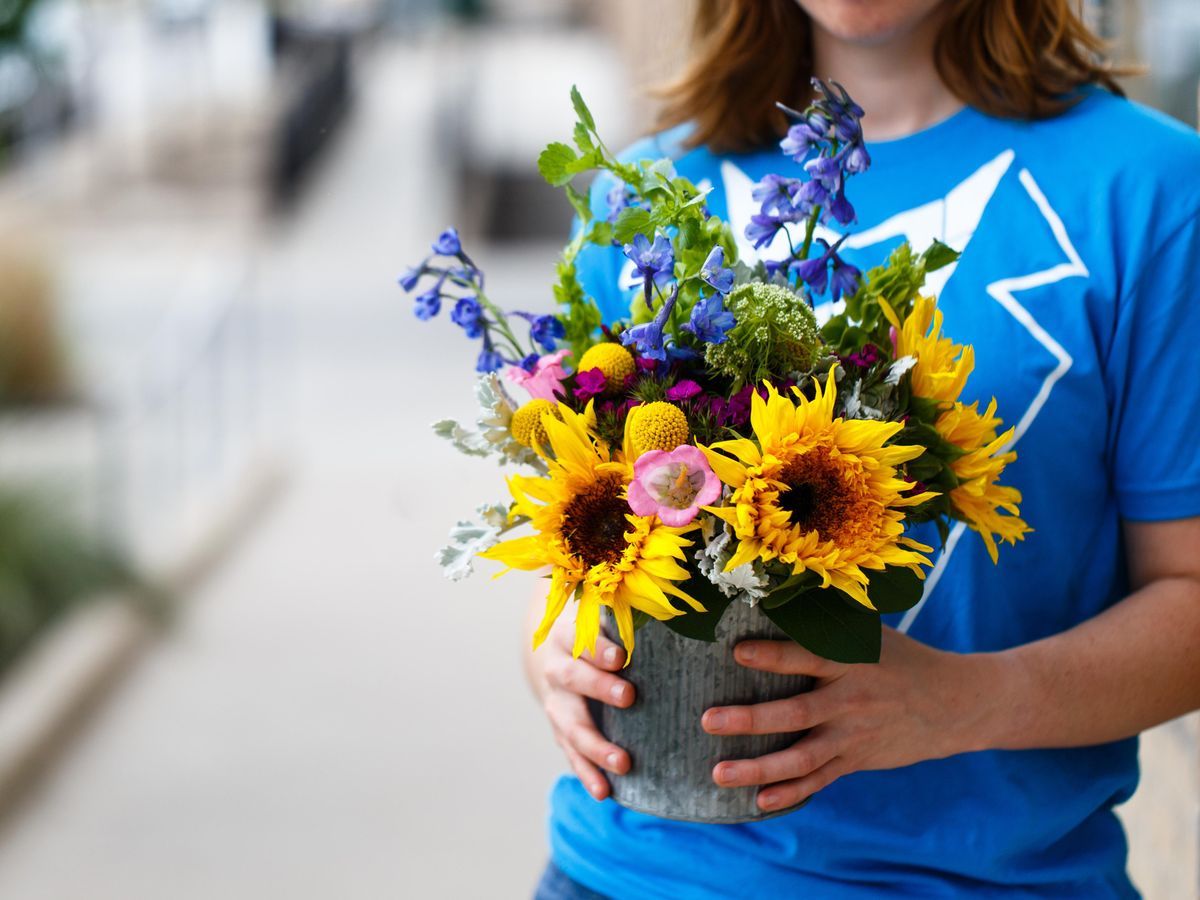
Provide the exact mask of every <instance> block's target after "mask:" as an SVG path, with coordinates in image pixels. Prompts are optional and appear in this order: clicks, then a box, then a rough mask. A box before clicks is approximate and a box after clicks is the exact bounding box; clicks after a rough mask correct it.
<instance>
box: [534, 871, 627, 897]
mask: <svg viewBox="0 0 1200 900" xmlns="http://www.w3.org/2000/svg"><path fill="white" fill-rule="evenodd" d="M533 900H609V898H608V897H606V896H605V895H604V894H597V893H596V892H595V891H593V890H592V889H591V888H586V887H584V886H583V885H582V884H580V883H579V882H578V881H575V880H574V879H572V878H568V877H567V876H566V875H564V874H563V871H562V869H560V868H559V867H558V866H556V865H555V864H554V863H553V861H551V862H549V863H547V864H546V871H545V872H543V873H542V880H541V881H539V882H538V886H537V890H535V891H534V893H533Z"/></svg>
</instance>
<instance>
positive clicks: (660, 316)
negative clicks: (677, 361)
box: [621, 287, 679, 362]
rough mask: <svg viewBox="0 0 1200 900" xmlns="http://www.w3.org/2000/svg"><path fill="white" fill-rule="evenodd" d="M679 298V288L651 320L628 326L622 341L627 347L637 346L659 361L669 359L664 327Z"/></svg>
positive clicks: (640, 350) (645, 355)
mask: <svg viewBox="0 0 1200 900" xmlns="http://www.w3.org/2000/svg"><path fill="white" fill-rule="evenodd" d="M678 299H679V288H678V287H676V288H675V290H673V291H672V292H671V296H670V297H668V298H667V302H666V303H664V304H663V305H662V306H661V307H660V308H659V310H658V313H657V314H656V315H655V316H654V319H653V320H652V321H650V322H645V323H643V324H641V325H634V326H633V327H632V328H627V329H625V331H623V332H621V343H622V344H624V345H625V346H626V347H630V346H632V347H636V348H637V351H638V353H640V354H641V355H642V356H644V357H646V358H647V359H655V360H658V361H659V362H665V361H666V359H667V348H666V344H665V342H664V339H663V329H664V328H665V327H666V324H667V319H668V318H669V317H670V315H671V310H673V309H674V308H675V302H676V301H677V300H678Z"/></svg>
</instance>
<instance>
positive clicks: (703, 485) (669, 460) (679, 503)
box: [629, 444, 721, 528]
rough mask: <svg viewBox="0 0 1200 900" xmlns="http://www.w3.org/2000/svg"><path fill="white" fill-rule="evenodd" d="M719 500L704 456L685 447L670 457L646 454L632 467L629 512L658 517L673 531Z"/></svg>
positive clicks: (718, 490) (717, 483)
mask: <svg viewBox="0 0 1200 900" xmlns="http://www.w3.org/2000/svg"><path fill="white" fill-rule="evenodd" d="M719 496H721V481H720V479H719V478H717V476H716V474H714V472H713V470H712V469H711V468H710V467H709V465H708V460H707V459H705V458H704V454H703V453H701V452H700V451H699V450H697V449H696V448H695V447H692V446H690V445H687V444H685V445H684V446H682V447H676V448H675V449H674V450H672V451H671V452H670V453H666V452H664V451H662V450H648V451H647V452H645V453H643V454H642V455H641V456H639V457H638V461H637V462H636V463H634V464H633V481H631V482H630V483H629V508H630V509H632V510H633V511H634V512H635V513H636V514H637V515H639V516H654V515H656V516H658V517H659V519H661V520H662V523H663V524H664V525H670V526H671V527H673V528H679V527H680V526H683V525H687V524H690V523H691V521H692V520H693V519H695V518H696V516H697V515H698V514H699V513H700V507H702V506H707V505H708V504H710V503H712V502H713V501H714V500H716V499H717V498H718V497H719Z"/></svg>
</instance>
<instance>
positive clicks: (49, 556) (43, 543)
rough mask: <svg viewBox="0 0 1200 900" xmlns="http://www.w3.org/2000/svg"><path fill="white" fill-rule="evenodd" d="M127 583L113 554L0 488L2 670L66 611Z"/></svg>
mask: <svg viewBox="0 0 1200 900" xmlns="http://www.w3.org/2000/svg"><path fill="white" fill-rule="evenodd" d="M131 581H132V578H131V576H130V574H129V572H128V570H127V569H126V568H125V567H124V565H123V564H122V563H121V561H120V560H119V558H118V557H117V556H116V554H115V553H113V552H112V550H111V549H108V548H106V547H103V546H101V545H100V544H99V543H98V542H96V541H94V540H91V539H89V538H88V537H87V536H85V535H84V534H83V533H81V532H80V531H79V529H77V528H75V527H73V526H72V525H71V523H69V522H68V521H67V520H66V519H65V518H64V517H63V516H62V515H61V513H59V512H58V509H57V507H56V506H55V505H54V504H52V503H51V502H49V501H47V500H46V499H43V498H40V497H35V496H33V495H32V494H30V493H28V492H18V491H15V490H13V489H11V488H0V669H2V668H5V667H7V666H8V665H9V663H11V662H12V660H13V659H14V658H15V657H16V656H17V655H19V654H20V653H21V652H22V651H23V650H24V649H25V648H26V647H27V646H28V645H29V643H30V642H31V641H32V639H33V638H34V636H35V635H37V634H38V633H39V632H40V631H41V630H42V629H43V628H44V627H45V626H46V625H47V624H49V623H50V622H51V621H53V620H54V619H55V618H56V617H58V616H59V615H60V614H61V613H62V612H63V611H64V610H66V609H67V608H69V607H71V606H73V605H75V604H77V603H79V602H81V601H84V600H86V599H89V598H90V597H92V596H94V595H95V594H96V593H97V592H98V591H100V590H102V589H104V588H106V587H112V586H115V585H117V584H128V583H130V582H131Z"/></svg>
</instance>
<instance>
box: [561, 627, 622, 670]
mask: <svg viewBox="0 0 1200 900" xmlns="http://www.w3.org/2000/svg"><path fill="white" fill-rule="evenodd" d="M552 634H553V637H552V640H553V641H554V643H555V644H556V645H557V646H558V647H559V648H561V649H562V650H564V651H566V652H567V653H568V654H571V653H572V651H573V650H574V648H575V632H574V629H571V628H558V629H555V630H554V632H552ZM582 658H586V659H587V660H589V661H590V662H591V663H592V664H593V665H595V666H598V667H599V668H601V669H607V670H608V671H610V672H616V671H619V670H620V669H622V668H623V667H624V666H625V658H626V654H625V650H624V649H623V648H622V647H621V645H620V644H616V643H614V642H612V641H610V640H609V639H608V638H606V637H605V636H604V635H603V634H601V635H598V636H597V637H596V650H595V652H594V653H593V652H591V651H588V652H586V653H585V654H584V656H583V657H582Z"/></svg>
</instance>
